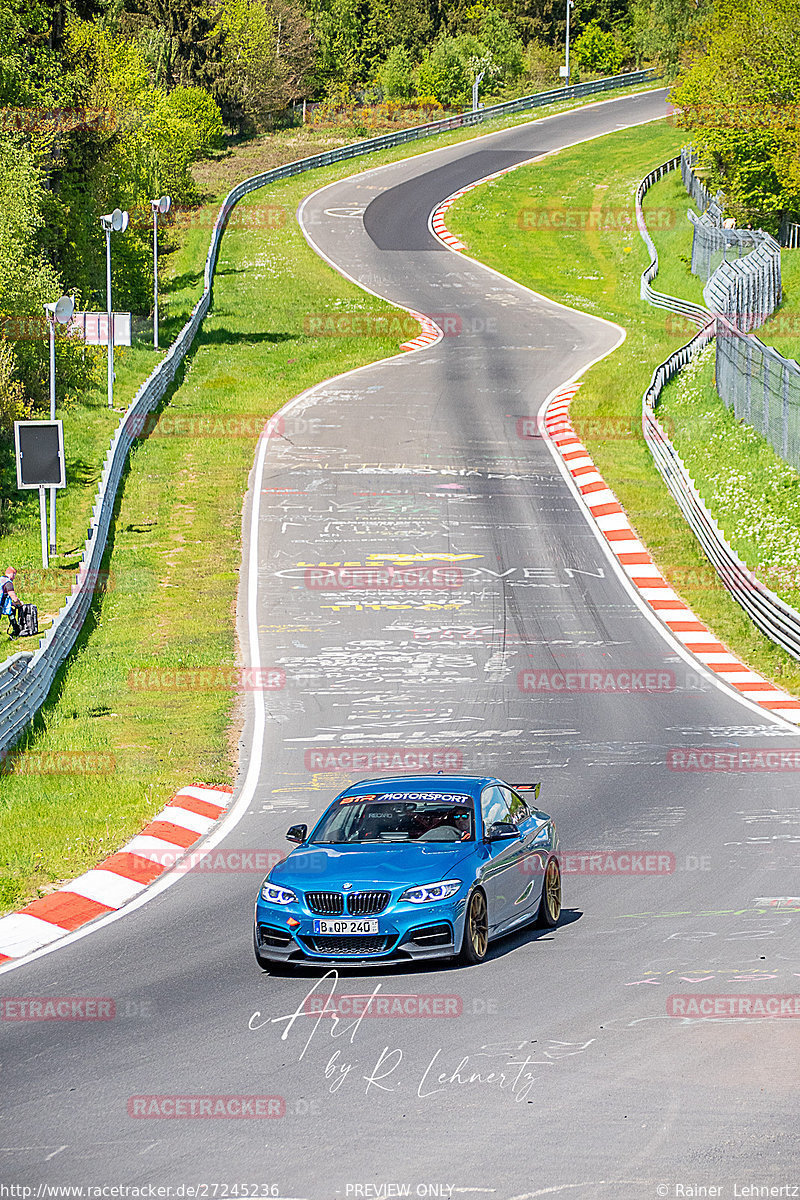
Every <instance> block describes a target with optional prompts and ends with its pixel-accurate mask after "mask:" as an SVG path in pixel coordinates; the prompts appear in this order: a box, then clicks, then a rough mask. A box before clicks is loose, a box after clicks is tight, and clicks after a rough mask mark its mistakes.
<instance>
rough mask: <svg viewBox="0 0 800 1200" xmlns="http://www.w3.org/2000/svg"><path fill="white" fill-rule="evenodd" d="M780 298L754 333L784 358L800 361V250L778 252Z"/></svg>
mask: <svg viewBox="0 0 800 1200" xmlns="http://www.w3.org/2000/svg"><path fill="white" fill-rule="evenodd" d="M781 286H782V292H783V296H782V300H781V304H780V307H779V308H778V309H777V310H776V312H775V313H774V314H773V315H772V316H771V317H768V318H767V320H766V321H765V322H764V324H763V325H762V326H761V328H760V329H757V330H756V336H757V337H758V338H759V339H760V340H761V341H762V342H766V343H767V345H768V346H774V347H775V349H776V350H777V351H778V353H779V354H782V355H783V356H784V358H793V359H794V360H795V361H798V360H800V249H795V250H782V251H781Z"/></svg>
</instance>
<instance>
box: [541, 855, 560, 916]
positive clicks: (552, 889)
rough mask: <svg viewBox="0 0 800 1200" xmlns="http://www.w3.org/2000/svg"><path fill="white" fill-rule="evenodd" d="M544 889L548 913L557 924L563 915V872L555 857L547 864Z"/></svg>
mask: <svg viewBox="0 0 800 1200" xmlns="http://www.w3.org/2000/svg"><path fill="white" fill-rule="evenodd" d="M544 890H545V903H546V905H547V915H548V917H549V919H550V922H551V924H553V925H555V924H556V922H557V921H558V918H559V917H560V916H561V872H560V871H559V869H558V863H557V862H556V860H555V859H554V858H551V859H550V862H549V863H548V864H547V873H546V874H545V877H544Z"/></svg>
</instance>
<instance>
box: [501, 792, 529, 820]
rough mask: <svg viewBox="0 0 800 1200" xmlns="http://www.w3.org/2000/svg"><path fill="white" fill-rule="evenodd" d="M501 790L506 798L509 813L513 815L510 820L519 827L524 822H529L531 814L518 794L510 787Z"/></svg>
mask: <svg viewBox="0 0 800 1200" xmlns="http://www.w3.org/2000/svg"><path fill="white" fill-rule="evenodd" d="M500 790H501V792H502V793H503V796H504V797H505V800H506V804H507V805H508V811H509V813H510V814H511V818H510V819H511V820H512V821H513V822H514V824H515V825H519V824H520V823H521V822H522V821H525V820H527V818H528V817H529V816H530V815H531V814H530V812H529V810H528V806H527V804H526V803H525V801H524V800H523V799H522V797H521V796H518V795H517V793H516V792H515V791H513V790H512V789H511V788H509V787H504V788H501V789H500Z"/></svg>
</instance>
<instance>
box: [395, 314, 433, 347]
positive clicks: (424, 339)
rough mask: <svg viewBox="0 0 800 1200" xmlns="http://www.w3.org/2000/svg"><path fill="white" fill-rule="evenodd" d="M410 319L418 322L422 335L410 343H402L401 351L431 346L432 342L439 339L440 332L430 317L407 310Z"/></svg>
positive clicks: (418, 335)
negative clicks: (412, 318)
mask: <svg viewBox="0 0 800 1200" xmlns="http://www.w3.org/2000/svg"><path fill="white" fill-rule="evenodd" d="M408 311H409V313H410V314H411V316H412V317H414V318H415V319H416V320H417V321H419V323H420V325H421V326H422V333H418V334H417V336H416V337H415V338H412V339H411V341H410V342H403V344H402V346H401V347H400V349H401V350H419V348H420V347H421V346H432V345H433V344H434V342H438V341H439V340H440V339H441V336H442V331H441V329H440V328H439V326H438V325H437V324H436V323H435V321H432V320H431V319H430V317H426V316H425V314H424V313H418V312H413V311H412V309H409V310H408Z"/></svg>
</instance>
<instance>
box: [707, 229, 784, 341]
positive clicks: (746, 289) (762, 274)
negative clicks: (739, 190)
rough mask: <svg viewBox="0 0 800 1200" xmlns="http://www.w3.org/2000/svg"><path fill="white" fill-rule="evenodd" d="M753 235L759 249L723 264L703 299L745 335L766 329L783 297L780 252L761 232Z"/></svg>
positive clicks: (768, 236)
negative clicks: (768, 318) (767, 322)
mask: <svg viewBox="0 0 800 1200" xmlns="http://www.w3.org/2000/svg"><path fill="white" fill-rule="evenodd" d="M695 229H697V226H695ZM725 232H733V231H732V230H731V231H727V230H726V231H725ZM752 233H753V236H754V237H755V238H757V245H756V248H755V249H754V250H751V252H750V253H749V254H748V255H747V256H746V257H745V258H740V259H738V260H737V261H736V262H723V263H721V264H720V265H719V266H718V267H717V269H716V271H715V272H714V274H713V275H712V276H711V278H710V279H709V281H708V283H707V284H706V286H705V287H704V288H703V299H704V300H705V302H706V304H707V305H708V307H709V308H710V309H711V311H712V312H713V313H719V314H721V315H722V316H724V317H726V318H727V319H728V320H729V321H730V322H731V323H732V324H734V325H735V326H736V328H737V329H739V330H740V331H741V332H742V333H751V332H752V331H753V330H754V329H758V328H759V326H760V325H763V324H764V322H765V321H766V319H767V317H771V316H772V314H773V313H774V312H775V309H776V308H777V307H778V305H779V304H780V302H781V297H782V291H781V248H780V246H779V245H778V243H777V242H776V241H775V238H774V237H772V236H771V235H770V234H769V233H764V231H763V230H762V229H757V230H753V231H752Z"/></svg>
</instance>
